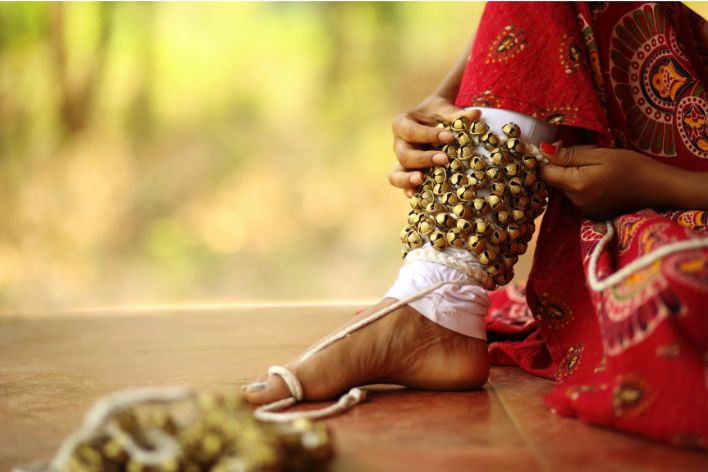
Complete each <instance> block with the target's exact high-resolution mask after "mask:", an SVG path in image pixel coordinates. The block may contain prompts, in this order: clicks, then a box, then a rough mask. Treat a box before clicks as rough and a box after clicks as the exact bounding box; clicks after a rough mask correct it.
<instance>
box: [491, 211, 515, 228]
mask: <svg viewBox="0 0 708 472" xmlns="http://www.w3.org/2000/svg"><path fill="white" fill-rule="evenodd" d="M494 217H495V219H496V220H497V223H499V224H500V225H502V226H505V225H506V224H507V223H508V222H509V220H510V219H511V213H509V212H508V211H506V210H501V211H498V212H496V213H495V214H494Z"/></svg>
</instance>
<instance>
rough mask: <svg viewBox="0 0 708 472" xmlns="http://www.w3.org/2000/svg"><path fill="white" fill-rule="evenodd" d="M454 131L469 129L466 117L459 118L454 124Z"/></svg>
mask: <svg viewBox="0 0 708 472" xmlns="http://www.w3.org/2000/svg"><path fill="white" fill-rule="evenodd" d="M452 129H454V130H455V131H465V130H466V129H467V120H466V119H465V118H464V117H462V116H461V117H459V118H457V119H456V120H455V121H453V122H452Z"/></svg>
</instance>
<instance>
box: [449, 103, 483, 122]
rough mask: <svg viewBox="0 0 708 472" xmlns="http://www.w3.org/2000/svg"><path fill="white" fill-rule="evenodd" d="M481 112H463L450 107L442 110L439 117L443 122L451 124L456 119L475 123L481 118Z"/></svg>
mask: <svg viewBox="0 0 708 472" xmlns="http://www.w3.org/2000/svg"><path fill="white" fill-rule="evenodd" d="M481 114H482V112H481V111H480V110H474V109H471V110H463V109H462V108H457V107H456V106H454V105H450V106H449V107H446V108H445V109H443V110H442V112H441V115H442V116H443V119H444V121H447V122H448V123H452V122H453V121H455V120H456V119H457V118H461V117H462V118H465V119H466V120H467V121H477V120H479V117H480V116H481Z"/></svg>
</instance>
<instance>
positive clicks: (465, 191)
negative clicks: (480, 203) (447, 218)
mask: <svg viewBox="0 0 708 472" xmlns="http://www.w3.org/2000/svg"><path fill="white" fill-rule="evenodd" d="M455 193H456V194H457V198H459V199H460V200H462V201H463V202H470V201H472V199H473V198H474V197H475V196H476V195H477V192H476V191H475V189H474V187H470V186H469V185H465V186H463V187H460V188H458V189H457V191H456V192H455Z"/></svg>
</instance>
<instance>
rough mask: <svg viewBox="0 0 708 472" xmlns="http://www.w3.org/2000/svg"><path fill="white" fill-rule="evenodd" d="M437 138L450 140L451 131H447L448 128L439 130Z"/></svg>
mask: <svg viewBox="0 0 708 472" xmlns="http://www.w3.org/2000/svg"><path fill="white" fill-rule="evenodd" d="M438 139H439V140H440V141H445V142H447V141H452V133H451V132H449V131H448V130H445V131H440V134H438Z"/></svg>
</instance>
